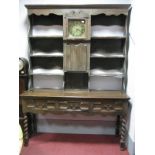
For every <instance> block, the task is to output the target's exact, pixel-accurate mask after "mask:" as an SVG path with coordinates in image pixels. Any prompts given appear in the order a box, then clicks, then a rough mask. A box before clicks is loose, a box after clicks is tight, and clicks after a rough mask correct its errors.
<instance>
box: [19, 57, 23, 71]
mask: <svg viewBox="0 0 155 155" xmlns="http://www.w3.org/2000/svg"><path fill="white" fill-rule="evenodd" d="M23 67H24V63H23V61H22V60H20V59H19V71H21V70H22V69H23Z"/></svg>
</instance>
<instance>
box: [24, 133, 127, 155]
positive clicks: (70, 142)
mask: <svg viewBox="0 0 155 155" xmlns="http://www.w3.org/2000/svg"><path fill="white" fill-rule="evenodd" d="M21 155H129V154H128V151H127V150H125V151H120V146H119V137H115V136H105V135H82V134H80V135H79V134H48V133H44V134H37V135H36V136H34V137H32V138H31V139H30V140H29V145H28V146H27V147H23V148H22V152H21Z"/></svg>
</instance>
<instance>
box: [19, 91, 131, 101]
mask: <svg viewBox="0 0 155 155" xmlns="http://www.w3.org/2000/svg"><path fill="white" fill-rule="evenodd" d="M20 97H21V98H29V97H48V98H50V97H51V98H52V97H56V98H57V97H59V98H91V99H93V98H94V99H97V98H101V99H129V96H128V95H127V94H126V93H125V92H123V91H89V90H51V89H32V90H27V91H25V92H24V93H22V94H21V95H20Z"/></svg>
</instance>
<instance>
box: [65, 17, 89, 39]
mask: <svg viewBox="0 0 155 155" xmlns="http://www.w3.org/2000/svg"><path fill="white" fill-rule="evenodd" d="M74 21H85V22H84V28H85V31H84V35H83V36H81V37H79V36H70V35H69V31H70V30H69V28H70V26H69V23H70V22H74ZM90 21H91V20H90V16H89V15H83V16H81V17H79V16H78V15H77V17H76V15H74V17H72V16H69V15H66V16H64V19H63V22H64V23H63V25H64V27H63V31H64V40H90V36H91V34H90V32H91V30H90V25H91V22H90Z"/></svg>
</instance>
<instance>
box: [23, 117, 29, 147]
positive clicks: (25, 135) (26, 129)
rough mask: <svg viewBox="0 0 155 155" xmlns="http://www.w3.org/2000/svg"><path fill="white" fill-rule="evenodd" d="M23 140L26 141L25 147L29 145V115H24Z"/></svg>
mask: <svg viewBox="0 0 155 155" xmlns="http://www.w3.org/2000/svg"><path fill="white" fill-rule="evenodd" d="M23 130H24V131H23V138H24V139H23V140H24V146H27V145H28V141H29V134H28V119H27V115H26V114H24V121H23Z"/></svg>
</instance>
